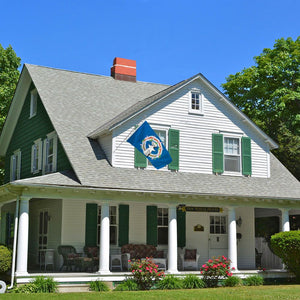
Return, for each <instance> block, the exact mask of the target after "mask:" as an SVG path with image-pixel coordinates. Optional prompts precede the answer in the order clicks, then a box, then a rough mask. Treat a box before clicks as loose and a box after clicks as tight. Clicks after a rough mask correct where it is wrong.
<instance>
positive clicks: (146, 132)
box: [127, 121, 172, 169]
mask: <svg viewBox="0 0 300 300" xmlns="http://www.w3.org/2000/svg"><path fill="white" fill-rule="evenodd" d="M127 142H129V143H130V144H131V145H132V146H134V147H135V148H136V149H137V150H139V151H140V152H141V153H142V154H143V155H144V156H145V157H146V158H147V159H148V160H149V161H150V162H151V164H152V165H153V166H154V167H155V168H156V169H160V168H163V167H164V166H166V165H168V164H169V163H170V162H171V161H172V158H171V156H170V153H169V152H168V150H167V149H166V147H165V146H164V144H163V143H162V141H161V140H160V138H159V137H158V135H157V134H156V133H155V131H154V130H153V129H152V128H151V126H150V125H149V123H148V122H147V121H145V122H144V123H143V124H142V125H141V126H140V127H139V128H138V129H137V130H136V131H135V132H134V133H133V134H132V136H131V137H130V138H129V139H128V140H127Z"/></svg>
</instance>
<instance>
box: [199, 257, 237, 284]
mask: <svg viewBox="0 0 300 300" xmlns="http://www.w3.org/2000/svg"><path fill="white" fill-rule="evenodd" d="M233 270H234V268H230V260H229V259H227V258H226V257H225V256H224V255H223V256H220V257H218V258H213V259H209V260H208V262H207V263H206V264H204V265H203V266H202V267H201V268H200V271H201V274H202V275H203V281H204V282H205V284H206V285H207V286H208V287H215V286H217V285H218V282H219V280H220V279H221V278H227V277H231V276H232V273H231V271H233Z"/></svg>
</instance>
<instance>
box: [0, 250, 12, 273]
mask: <svg viewBox="0 0 300 300" xmlns="http://www.w3.org/2000/svg"><path fill="white" fill-rule="evenodd" d="M11 260H12V255H11V250H10V249H8V248H7V247H5V246H3V245H0V273H5V272H7V271H8V270H10V269H11Z"/></svg>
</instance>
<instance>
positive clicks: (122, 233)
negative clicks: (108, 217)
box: [119, 205, 129, 247]
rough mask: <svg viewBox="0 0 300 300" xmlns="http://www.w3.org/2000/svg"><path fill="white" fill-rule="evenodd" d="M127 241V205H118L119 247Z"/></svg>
mask: <svg viewBox="0 0 300 300" xmlns="http://www.w3.org/2000/svg"><path fill="white" fill-rule="evenodd" d="M128 241H129V205H119V247H122V246H123V245H126V244H128Z"/></svg>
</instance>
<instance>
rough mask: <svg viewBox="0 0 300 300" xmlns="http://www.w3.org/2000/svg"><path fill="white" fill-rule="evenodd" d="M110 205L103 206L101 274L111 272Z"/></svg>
mask: <svg viewBox="0 0 300 300" xmlns="http://www.w3.org/2000/svg"><path fill="white" fill-rule="evenodd" d="M109 227H110V224H109V204H108V203H103V204H102V205H101V232H100V256H99V257H100V260H99V273H100V274H107V273H110V271H109V244H110V242H109Z"/></svg>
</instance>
